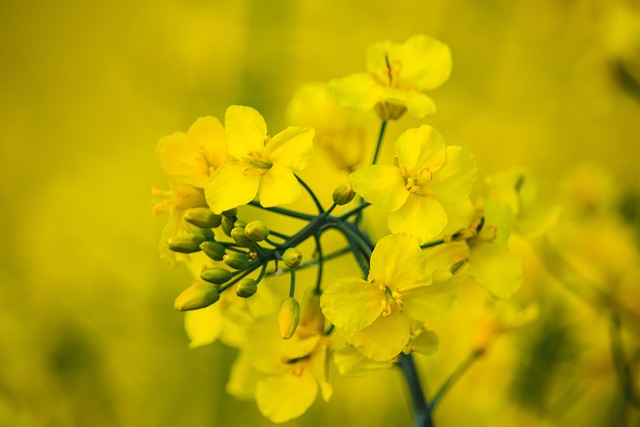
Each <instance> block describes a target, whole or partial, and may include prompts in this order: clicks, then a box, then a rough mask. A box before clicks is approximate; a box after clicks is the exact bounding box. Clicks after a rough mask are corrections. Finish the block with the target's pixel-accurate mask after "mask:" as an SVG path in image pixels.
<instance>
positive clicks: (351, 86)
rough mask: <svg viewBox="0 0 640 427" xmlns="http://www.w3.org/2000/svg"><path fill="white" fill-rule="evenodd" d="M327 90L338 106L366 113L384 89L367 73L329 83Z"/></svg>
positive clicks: (378, 99)
mask: <svg viewBox="0 0 640 427" xmlns="http://www.w3.org/2000/svg"><path fill="white" fill-rule="evenodd" d="M329 89H330V90H331V92H332V93H333V94H334V96H335V97H336V100H337V101H338V103H339V104H341V105H344V106H346V107H351V108H355V109H357V110H360V111H368V110H370V109H372V108H373V106H374V105H376V103H378V101H380V95H381V94H382V91H383V90H384V88H383V87H382V86H380V84H379V83H378V82H376V81H375V80H374V79H373V78H372V77H371V76H370V75H369V74H368V73H357V74H352V75H350V76H347V77H343V78H341V79H335V80H332V81H330V82H329Z"/></svg>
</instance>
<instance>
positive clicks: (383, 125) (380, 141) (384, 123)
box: [371, 120, 387, 165]
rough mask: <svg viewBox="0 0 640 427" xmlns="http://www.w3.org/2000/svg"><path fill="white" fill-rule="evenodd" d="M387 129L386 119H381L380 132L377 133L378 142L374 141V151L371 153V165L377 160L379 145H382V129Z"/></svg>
mask: <svg viewBox="0 0 640 427" xmlns="http://www.w3.org/2000/svg"><path fill="white" fill-rule="evenodd" d="M386 129H387V121H386V120H383V121H382V124H381V125H380V133H378V142H377V143H376V151H375V152H374V153H373V160H372V161H371V164H372V165H375V164H376V162H377V161H378V155H379V154H380V147H382V140H383V139H384V131H385V130H386Z"/></svg>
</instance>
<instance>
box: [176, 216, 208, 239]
mask: <svg viewBox="0 0 640 427" xmlns="http://www.w3.org/2000/svg"><path fill="white" fill-rule="evenodd" d="M181 225H182V228H183V229H184V231H185V232H186V233H187V234H197V235H199V236H202V237H203V238H204V240H213V239H214V235H213V231H212V230H211V229H210V228H200V227H198V226H197V225H193V224H191V223H190V222H189V221H187V220H186V219H185V218H182V222H181Z"/></svg>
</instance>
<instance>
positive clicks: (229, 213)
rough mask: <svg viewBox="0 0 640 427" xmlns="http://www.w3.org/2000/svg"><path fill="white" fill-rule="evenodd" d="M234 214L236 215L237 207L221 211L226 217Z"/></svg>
mask: <svg viewBox="0 0 640 427" xmlns="http://www.w3.org/2000/svg"><path fill="white" fill-rule="evenodd" d="M236 215H238V209H236V208H233V209H229V210H228V211H224V212H222V216H225V217H227V218H235V216H236Z"/></svg>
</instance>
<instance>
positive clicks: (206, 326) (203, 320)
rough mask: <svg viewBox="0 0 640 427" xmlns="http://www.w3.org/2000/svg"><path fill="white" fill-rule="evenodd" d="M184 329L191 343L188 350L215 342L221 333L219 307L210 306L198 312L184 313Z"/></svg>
mask: <svg viewBox="0 0 640 427" xmlns="http://www.w3.org/2000/svg"><path fill="white" fill-rule="evenodd" d="M184 328H185V330H186V332H187V336H188V337H189V340H190V341H191V342H190V343H189V348H196V347H201V346H203V345H207V344H211V343H213V342H215V341H216V340H217V339H218V337H220V334H221V333H222V313H221V312H220V306H217V305H210V306H209V307H206V308H201V309H200V310H193V311H188V312H186V313H185V315H184Z"/></svg>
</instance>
